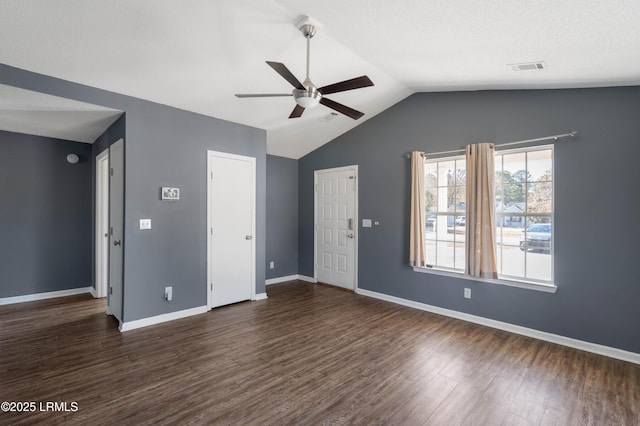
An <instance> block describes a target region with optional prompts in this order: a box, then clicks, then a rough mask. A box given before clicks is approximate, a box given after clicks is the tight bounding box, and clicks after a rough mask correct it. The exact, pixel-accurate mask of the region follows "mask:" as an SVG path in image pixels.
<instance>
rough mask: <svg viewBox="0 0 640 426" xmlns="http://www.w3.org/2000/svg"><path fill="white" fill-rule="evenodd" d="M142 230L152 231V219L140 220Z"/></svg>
mask: <svg viewBox="0 0 640 426" xmlns="http://www.w3.org/2000/svg"><path fill="white" fill-rule="evenodd" d="M140 229H151V219H140Z"/></svg>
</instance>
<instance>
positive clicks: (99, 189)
mask: <svg viewBox="0 0 640 426" xmlns="http://www.w3.org/2000/svg"><path fill="white" fill-rule="evenodd" d="M95 245H96V247H95V254H96V259H95V265H96V267H95V274H96V275H95V283H96V297H99V298H102V297H107V288H108V282H109V148H107V149H105V150H104V151H102V152H101V153H100V154H98V156H97V157H96V224H95ZM107 313H109V312H107Z"/></svg>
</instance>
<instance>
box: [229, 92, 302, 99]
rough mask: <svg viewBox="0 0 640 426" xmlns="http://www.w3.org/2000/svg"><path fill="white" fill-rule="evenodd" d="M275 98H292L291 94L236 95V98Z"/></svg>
mask: <svg viewBox="0 0 640 426" xmlns="http://www.w3.org/2000/svg"><path fill="white" fill-rule="evenodd" d="M277 96H293V95H292V94H291V93H251V94H237V93H236V98H275V97H277Z"/></svg>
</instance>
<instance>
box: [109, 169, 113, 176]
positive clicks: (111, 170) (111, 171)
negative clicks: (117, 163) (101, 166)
mask: <svg viewBox="0 0 640 426" xmlns="http://www.w3.org/2000/svg"><path fill="white" fill-rule="evenodd" d="M109 171H110V173H111V176H113V167H112V168H110V169H109Z"/></svg>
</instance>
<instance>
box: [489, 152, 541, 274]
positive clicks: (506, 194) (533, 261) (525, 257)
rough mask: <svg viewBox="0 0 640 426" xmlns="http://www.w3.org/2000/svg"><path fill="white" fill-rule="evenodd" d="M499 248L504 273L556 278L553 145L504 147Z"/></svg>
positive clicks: (498, 162)
mask: <svg viewBox="0 0 640 426" xmlns="http://www.w3.org/2000/svg"><path fill="white" fill-rule="evenodd" d="M495 166H496V220H497V224H496V225H497V229H496V239H497V247H496V252H497V253H496V254H497V256H498V274H499V276H500V277H504V278H507V279H509V278H511V279H517V280H524V281H534V282H542V283H551V282H552V281H553V238H552V236H553V147H552V146H543V147H536V148H528V149H520V150H510V151H500V152H497V153H496V156H495Z"/></svg>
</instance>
